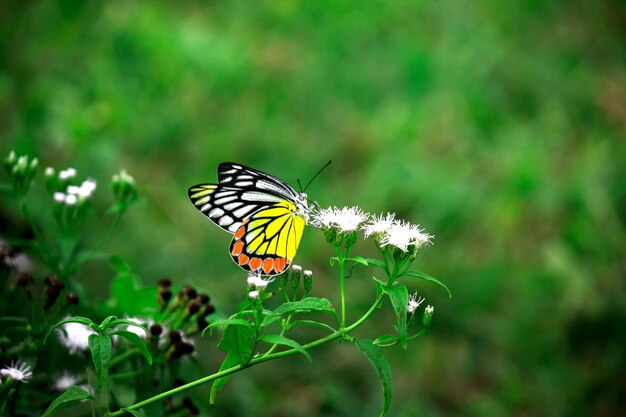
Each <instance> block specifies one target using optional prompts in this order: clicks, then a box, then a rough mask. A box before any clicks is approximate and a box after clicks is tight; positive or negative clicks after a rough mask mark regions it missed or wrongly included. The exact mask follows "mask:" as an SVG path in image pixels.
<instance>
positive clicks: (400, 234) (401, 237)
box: [381, 220, 432, 252]
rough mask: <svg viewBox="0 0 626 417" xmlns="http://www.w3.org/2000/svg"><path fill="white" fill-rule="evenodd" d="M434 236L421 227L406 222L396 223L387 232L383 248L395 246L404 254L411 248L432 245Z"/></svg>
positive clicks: (383, 240) (382, 241) (382, 243)
mask: <svg viewBox="0 0 626 417" xmlns="http://www.w3.org/2000/svg"><path fill="white" fill-rule="evenodd" d="M430 239H432V236H431V235H429V234H427V233H424V232H423V231H422V230H421V229H420V228H419V226H417V225H414V224H411V223H408V222H405V221H397V220H396V221H394V222H393V224H392V225H391V227H390V228H389V229H388V230H387V232H386V233H385V235H384V236H383V238H382V240H381V245H382V246H387V245H391V246H395V247H396V248H398V249H400V250H401V251H403V252H406V251H407V250H408V247H409V246H416V247H418V248H419V247H420V246H422V245H425V244H427V243H430Z"/></svg>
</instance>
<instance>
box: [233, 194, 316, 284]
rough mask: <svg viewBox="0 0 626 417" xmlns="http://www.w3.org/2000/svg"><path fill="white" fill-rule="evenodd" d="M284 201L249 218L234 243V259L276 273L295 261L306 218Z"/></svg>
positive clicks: (239, 230)
mask: <svg viewBox="0 0 626 417" xmlns="http://www.w3.org/2000/svg"><path fill="white" fill-rule="evenodd" d="M296 210H297V208H296V206H295V205H294V204H293V203H291V202H289V201H287V200H283V201H281V202H279V203H277V204H274V205H272V206H270V207H267V208H263V209H261V210H259V211H257V212H255V213H254V214H252V215H251V216H250V217H249V218H247V219H245V220H244V221H243V223H242V225H241V226H240V227H239V228H238V229H237V231H236V232H235V235H234V236H233V240H232V242H231V244H230V254H231V256H232V258H233V261H235V263H236V264H237V265H239V266H240V267H241V268H243V269H246V270H248V271H253V272H258V273H263V274H265V275H276V274H280V273H281V272H283V271H284V270H285V269H286V268H287V267H289V265H290V264H291V262H292V260H293V258H294V256H295V255H296V251H297V250H298V246H299V245H300V239H301V238H302V232H303V231H304V225H305V223H306V221H305V219H304V218H303V217H301V216H299V215H297V214H296Z"/></svg>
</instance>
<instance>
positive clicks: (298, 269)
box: [291, 264, 302, 272]
mask: <svg viewBox="0 0 626 417" xmlns="http://www.w3.org/2000/svg"><path fill="white" fill-rule="evenodd" d="M291 270H292V271H293V272H300V271H302V267H301V266H300V265H296V264H293V265H291Z"/></svg>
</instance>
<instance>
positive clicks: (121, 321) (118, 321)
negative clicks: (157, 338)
mask: <svg viewBox="0 0 626 417" xmlns="http://www.w3.org/2000/svg"><path fill="white" fill-rule="evenodd" d="M120 324H126V325H128V326H135V327H139V328H140V329H141V330H143V331H144V332H146V336H150V332H149V331H148V328H147V327H146V326H144V325H142V324H139V323H136V322H134V321H132V320H127V319H115V320H113V321H112V322H110V323H109V324H108V326H107V327H115V326H119V325H120Z"/></svg>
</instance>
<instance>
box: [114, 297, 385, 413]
mask: <svg viewBox="0 0 626 417" xmlns="http://www.w3.org/2000/svg"><path fill="white" fill-rule="evenodd" d="M383 296H384V295H383V294H382V293H381V294H379V295H378V297H377V298H376V300H375V301H374V303H373V304H372V306H371V307H370V309H369V310H367V312H366V313H365V314H363V316H362V317H361V318H360V319H359V320H357V321H356V322H354V323H353V324H352V325H350V326H349V327H346V328H345V329H340V330H337V331H336V332H334V333H332V334H330V335H328V336H326V337H323V338H321V339H318V340H316V341H314V342H311V343H307V344H306V345H303V346H302V347H303V348H304V349H305V350H308V349H312V348H314V347H317V346H320V345H323V344H325V343H328V342H331V341H333V340H336V339H339V338H341V337H344V336H346V335H347V334H348V333H350V332H351V331H353V330H354V329H356V328H357V327H359V326H360V325H361V324H363V323H364V322H365V320H367V319H368V317H369V316H371V315H372V313H373V312H374V311H375V310H376V308H377V307H378V305H379V304H380V303H381V301H382V300H383ZM296 353H299V352H298V350H296V349H288V350H283V351H281V352H276V353H272V354H269V355H264V356H259V357H257V358H254V359H252V360H250V361H249V362H248V363H246V364H244V365H237V366H233V367H232V368H228V369H224V370H223V371H219V372H216V373H214V374H212V375H208V376H205V377H204V378H200V379H197V380H195V381H193V382H190V383H188V384H185V385H182V386H180V387H178V388H174V389H171V390H169V391H165V392H162V393H160V394H157V395H155V396H154V397H150V398H148V399H146V400H143V401H140V402H138V403H136V404H133V405H131V406H128V407H125V408H126V409H129V410H138V409H140V408H141V407H145V406H146V405H149V404H152V403H153V402H156V401H159V400H162V399H165V398H168V397H171V396H173V395H176V394H180V393H181V392H184V391H187V390H189V389H191V388H194V387H197V386H199V385H203V384H206V383H207V382H211V381H213V380H216V379H219V378H223V377H225V376H228V375H231V374H234V373H235V372H239V371H241V370H243V369H245V368H249V367H251V366H254V365H256V364H259V363H262V362H267V361H270V360H273V359H278V358H282V357H285V356H290V355H294V354H296ZM124 413H126V411H124V410H118V411H115V412H113V413H109V414H107V417H117V416H121V415H123V414H124Z"/></svg>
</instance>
